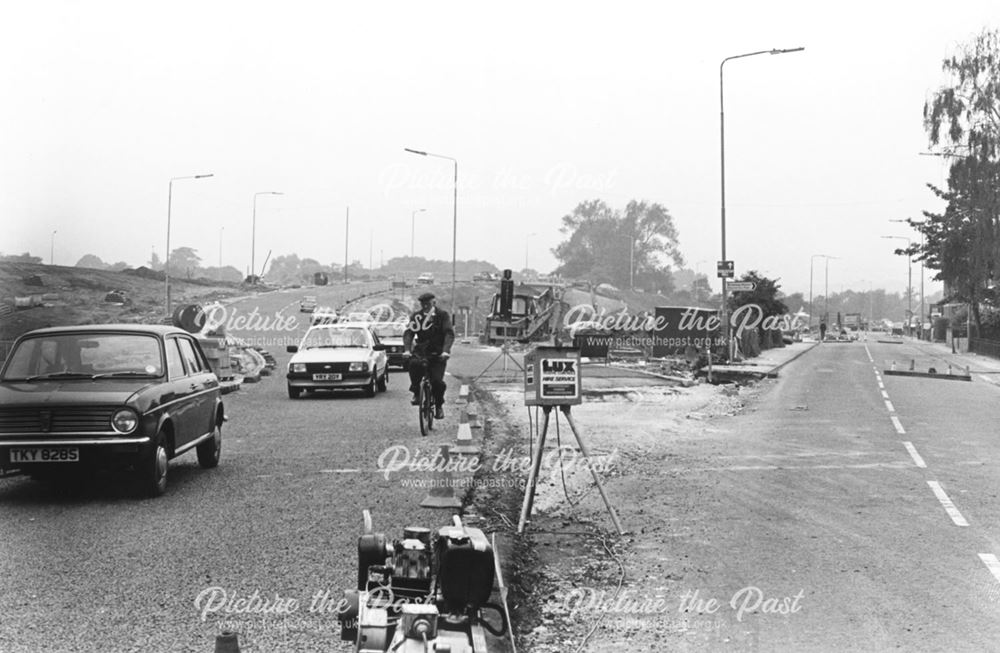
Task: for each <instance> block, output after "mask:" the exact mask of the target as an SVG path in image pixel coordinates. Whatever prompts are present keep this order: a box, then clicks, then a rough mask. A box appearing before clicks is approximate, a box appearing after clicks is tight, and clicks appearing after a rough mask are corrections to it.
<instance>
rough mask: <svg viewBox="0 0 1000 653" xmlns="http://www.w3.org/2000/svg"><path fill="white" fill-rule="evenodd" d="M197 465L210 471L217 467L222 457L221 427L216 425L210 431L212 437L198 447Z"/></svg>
mask: <svg viewBox="0 0 1000 653" xmlns="http://www.w3.org/2000/svg"><path fill="white" fill-rule="evenodd" d="M197 452H198V464H199V465H201V467H202V468H203V469H211V468H212V467H217V466H218V465H219V458H220V457H221V456H222V427H221V426H219V425H218V424H216V425H215V429H214V430H213V431H212V437H210V438H209V439H207V440H205V441H204V442H202V443H201V444H199V445H198V449H197Z"/></svg>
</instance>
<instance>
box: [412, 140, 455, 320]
mask: <svg viewBox="0 0 1000 653" xmlns="http://www.w3.org/2000/svg"><path fill="white" fill-rule="evenodd" d="M403 149H404V150H405V151H407V152H409V153H410V154H419V155H420V156H432V157H435V158H438V159H448V160H449V161H451V162H452V163H454V164H455V194H454V202H453V214H452V226H451V315H452V319H454V317H455V262H456V260H457V259H456V257H455V255H456V253H457V251H458V160H457V159H453V158H452V157H450V156H445V155H443V154H431V153H430V152H422V151H421V150H411V149H410V148H408V147H404V148H403Z"/></svg>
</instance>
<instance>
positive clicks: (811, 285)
mask: <svg viewBox="0 0 1000 653" xmlns="http://www.w3.org/2000/svg"><path fill="white" fill-rule="evenodd" d="M817 258H826V259H829V258H830V257H829V256H827V255H826V254H813V255H812V256H811V257H810V258H809V331H810V332H812V326H813V261H815V260H816V259H817Z"/></svg>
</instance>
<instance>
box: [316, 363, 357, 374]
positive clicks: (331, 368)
mask: <svg viewBox="0 0 1000 653" xmlns="http://www.w3.org/2000/svg"><path fill="white" fill-rule="evenodd" d="M350 366H351V364H350V363H306V372H308V373H309V374H323V373H324V372H340V373H341V374H343V373H346V372H349V371H350Z"/></svg>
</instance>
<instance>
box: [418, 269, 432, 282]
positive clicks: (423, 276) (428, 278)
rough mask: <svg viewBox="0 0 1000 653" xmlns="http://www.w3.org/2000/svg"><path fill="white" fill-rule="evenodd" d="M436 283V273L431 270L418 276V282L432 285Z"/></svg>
mask: <svg viewBox="0 0 1000 653" xmlns="http://www.w3.org/2000/svg"><path fill="white" fill-rule="evenodd" d="M432 283H434V275H433V274H431V273H430V272H424V273H423V274H421V275H420V276H419V277H417V284H425V285H430V284H432Z"/></svg>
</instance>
